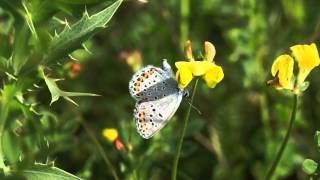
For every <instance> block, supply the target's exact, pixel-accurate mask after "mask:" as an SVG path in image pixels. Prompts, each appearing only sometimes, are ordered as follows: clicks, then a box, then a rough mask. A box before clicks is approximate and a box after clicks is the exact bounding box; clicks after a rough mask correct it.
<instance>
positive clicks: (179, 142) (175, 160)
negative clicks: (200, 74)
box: [171, 78, 199, 180]
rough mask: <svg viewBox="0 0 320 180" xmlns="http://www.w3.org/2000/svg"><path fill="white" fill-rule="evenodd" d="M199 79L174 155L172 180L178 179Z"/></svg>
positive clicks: (195, 85)
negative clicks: (185, 137)
mask: <svg viewBox="0 0 320 180" xmlns="http://www.w3.org/2000/svg"><path fill="white" fill-rule="evenodd" d="M198 81H199V79H198V78H197V79H196V82H195V84H194V86H193V90H192V96H191V101H190V105H189V107H188V110H187V114H186V117H185V119H184V121H183V126H182V129H181V131H180V135H179V139H178V144H177V149H176V155H175V157H174V161H173V166H172V174H171V179H172V180H176V179H177V170H178V163H179V158H180V152H181V147H182V143H183V138H184V135H185V133H186V129H187V126H188V122H189V119H190V112H191V107H192V103H193V99H194V95H195V94H196V90H197V85H198Z"/></svg>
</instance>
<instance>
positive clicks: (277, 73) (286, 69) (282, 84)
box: [271, 54, 294, 89]
mask: <svg viewBox="0 0 320 180" xmlns="http://www.w3.org/2000/svg"><path fill="white" fill-rule="evenodd" d="M293 63H294V62H293V59H292V58H291V56H289V55H287V54H285V55H281V56H279V57H278V58H277V59H276V60H275V61H274V62H273V65H272V67H271V74H272V76H273V77H275V80H274V81H272V82H271V83H272V85H274V86H275V87H276V88H279V89H282V88H284V89H293V82H292V77H293Z"/></svg>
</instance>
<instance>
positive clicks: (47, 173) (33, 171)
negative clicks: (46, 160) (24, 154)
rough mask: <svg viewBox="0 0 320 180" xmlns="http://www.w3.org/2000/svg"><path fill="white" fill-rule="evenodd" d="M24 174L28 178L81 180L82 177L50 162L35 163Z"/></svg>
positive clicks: (31, 179) (32, 179)
mask: <svg viewBox="0 0 320 180" xmlns="http://www.w3.org/2000/svg"><path fill="white" fill-rule="evenodd" d="M22 173H23V175H24V176H25V177H26V178H27V180H34V179H46V180H79V179H81V178H79V177H77V176H75V175H73V174H70V173H68V172H66V171H63V170H62V169H59V168H57V167H54V166H53V165H49V164H41V163H35V164H34V165H33V167H31V168H30V169H26V170H24V171H23V172H22Z"/></svg>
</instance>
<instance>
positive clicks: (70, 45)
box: [43, 0, 122, 63]
mask: <svg viewBox="0 0 320 180" xmlns="http://www.w3.org/2000/svg"><path fill="white" fill-rule="evenodd" d="M121 3H122V0H118V1H116V2H115V3H113V4H111V5H110V6H109V7H107V8H105V9H104V10H102V11H100V12H99V13H96V14H94V15H92V16H89V15H88V14H87V12H85V13H84V16H83V17H82V18H81V19H80V20H79V21H78V22H76V23H75V24H73V25H72V26H69V25H68V24H67V25H66V27H65V28H64V30H63V31H62V32H61V33H59V34H56V35H55V36H54V38H53V39H52V42H51V44H50V46H49V49H50V51H49V52H48V54H47V55H46V56H45V57H44V59H43V63H48V62H51V61H53V60H57V59H60V58H63V57H66V56H67V55H68V54H69V53H71V52H72V51H74V50H75V49H77V48H79V47H80V46H81V44H82V43H83V42H84V41H86V40H87V39H88V38H89V37H91V36H92V35H93V34H95V33H96V32H97V30H99V29H102V28H104V27H106V24H107V23H108V22H109V21H110V19H111V18H112V16H113V15H114V13H115V12H116V10H117V9H118V7H119V6H120V4H121Z"/></svg>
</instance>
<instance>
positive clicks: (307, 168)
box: [302, 159, 318, 175]
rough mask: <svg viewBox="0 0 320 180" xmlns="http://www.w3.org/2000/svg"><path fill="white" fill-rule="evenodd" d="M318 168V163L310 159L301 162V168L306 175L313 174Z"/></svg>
mask: <svg viewBox="0 0 320 180" xmlns="http://www.w3.org/2000/svg"><path fill="white" fill-rule="evenodd" d="M317 168H318V163H316V162H315V161H314V160H312V159H305V160H304V161H303V163H302V169H303V171H304V172H305V173H307V174H308V175H313V174H315V173H316V170H317Z"/></svg>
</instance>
